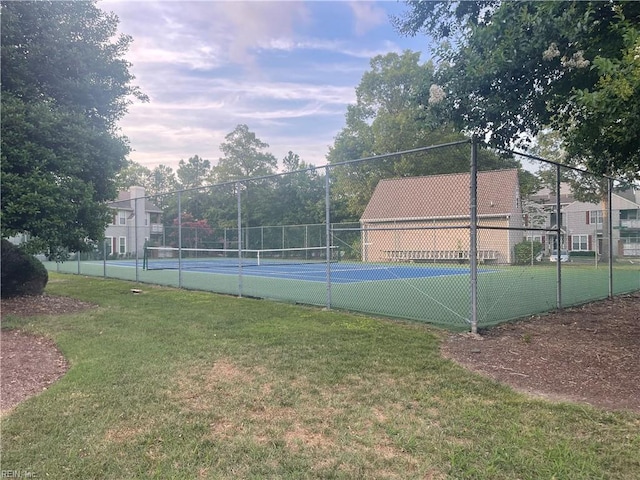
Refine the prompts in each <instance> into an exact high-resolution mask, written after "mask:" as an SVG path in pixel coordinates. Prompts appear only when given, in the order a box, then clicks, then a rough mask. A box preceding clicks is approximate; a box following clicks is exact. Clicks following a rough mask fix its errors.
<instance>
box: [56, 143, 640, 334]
mask: <svg viewBox="0 0 640 480" xmlns="http://www.w3.org/2000/svg"><path fill="white" fill-rule="evenodd" d="M521 166H522V167H524V168H521ZM532 172H534V173H535V175H534V174H533V173H532ZM137 188H139V187H137ZM139 193H140V190H139V189H138V190H136V189H135V188H134V189H132V191H131V192H130V195H129V198H128V199H127V200H126V201H124V202H120V203H118V204H117V205H115V206H114V220H113V224H112V225H110V226H109V228H108V229H107V232H106V234H105V239H104V241H103V242H101V243H100V244H99V245H97V246H96V250H95V251H94V252H91V253H87V254H81V255H76V257H75V259H74V261H70V262H65V263H61V264H49V265H48V267H49V268H50V269H55V270H58V271H62V272H71V273H77V274H83V275H99V276H106V277H114V278H121V279H127V280H134V281H139V282H145V283H153V284H162V285H171V286H176V287H180V288H188V289H198V290H207V291H212V292H218V293H224V294H232V295H237V296H243V297H258V298H271V299H276V300H280V301H285V302H294V303H301V304H309V305H318V306H323V307H327V308H339V309H346V310H352V311H360V312H365V313H368V314H376V315H383V316H390V317H398V318H406V319H412V320H418V321H423V322H429V323H433V324H437V325H442V326H446V327H447V328H452V329H460V330H464V329H470V330H471V331H476V330H477V329H478V328H482V327H487V326H490V325H494V324H497V323H501V322H504V321H507V320H511V319H515V318H520V317H524V316H528V315H533V314H537V313H541V312H544V311H549V310H554V309H558V308H563V307H567V306H570V305H576V304H580V303H585V302H588V301H592V300H597V299H602V298H606V297H607V296H611V295H614V294H620V293H624V292H630V291H634V290H638V289H640V186H639V185H625V184H623V183H622V182H619V181H615V180H613V179H608V178H602V177H596V176H594V175H591V174H589V173H587V172H584V171H581V170H577V169H572V168H569V167H565V166H561V165H559V164H556V163H553V162H550V161H547V160H543V159H539V158H535V157H531V156H528V155H523V154H518V153H515V152H505V151H491V150H487V149H479V148H478V146H477V145H476V144H474V143H472V142H468V141H464V142H457V143H451V144H447V145H439V146H433V147H425V148H421V149H415V150H411V151H406V152H398V153H394V154H390V155H381V156H376V157H371V158H365V159H358V160H354V161H347V162H343V163H337V164H330V165H326V166H323V167H318V168H308V169H306V170H302V171H297V172H290V173H282V174H278V175H271V176H268V177H261V178H253V179H242V180H234V181H229V182H226V183H223V184H218V185H211V186H206V187H202V188H197V189H192V190H184V191H178V192H172V193H170V194H165V195H162V196H157V197H144V196H137V195H136V194H139Z"/></svg>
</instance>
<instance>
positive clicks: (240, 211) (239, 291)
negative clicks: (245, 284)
mask: <svg viewBox="0 0 640 480" xmlns="http://www.w3.org/2000/svg"><path fill="white" fill-rule="evenodd" d="M236 190H237V196H238V296H239V297H242V184H241V183H240V182H237V183H236Z"/></svg>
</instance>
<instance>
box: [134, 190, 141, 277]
mask: <svg viewBox="0 0 640 480" xmlns="http://www.w3.org/2000/svg"><path fill="white" fill-rule="evenodd" d="M138 200H139V199H138V198H135V199H134V200H133V241H134V242H135V244H136V282H139V281H140V272H139V271H138V259H139V255H138Z"/></svg>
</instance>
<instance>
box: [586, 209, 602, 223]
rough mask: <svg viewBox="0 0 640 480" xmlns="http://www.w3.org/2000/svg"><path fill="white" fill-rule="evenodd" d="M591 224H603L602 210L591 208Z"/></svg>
mask: <svg viewBox="0 0 640 480" xmlns="http://www.w3.org/2000/svg"><path fill="white" fill-rule="evenodd" d="M589 224H591V225H593V224H596V225H602V210H591V212H589Z"/></svg>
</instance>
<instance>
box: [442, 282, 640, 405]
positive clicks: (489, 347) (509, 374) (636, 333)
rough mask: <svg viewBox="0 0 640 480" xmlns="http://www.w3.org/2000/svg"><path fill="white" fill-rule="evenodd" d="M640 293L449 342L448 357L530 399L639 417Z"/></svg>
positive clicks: (454, 337) (446, 343) (446, 346)
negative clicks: (628, 412)
mask: <svg viewBox="0 0 640 480" xmlns="http://www.w3.org/2000/svg"><path fill="white" fill-rule="evenodd" d="M639 345H640V292H635V293H633V294H630V295H621V296H618V297H615V298H613V299H610V300H603V301H599V302H594V303H589V304H586V305H582V306H579V307H573V308H567V309H564V310H562V311H560V312H555V313H551V314H547V315H541V316H535V317H532V318H530V319H528V320H525V321H519V322H515V323H509V324H505V325H501V326H499V327H495V328H492V329H490V330H487V331H485V332H481V335H478V336H474V335H471V334H469V333H465V334H457V335H455V334H452V335H449V336H448V337H447V338H446V340H445V341H444V342H443V344H442V353H443V355H444V356H445V357H447V358H450V359H452V360H454V361H456V362H458V363H460V364H461V365H463V366H465V367H467V368H469V369H471V370H473V371H475V372H479V373H481V374H483V375H486V376H488V377H490V378H493V379H495V380H497V381H499V382H501V383H505V384H507V385H511V386H512V387H513V388H515V389H517V390H520V391H524V392H527V393H529V394H532V395H536V396H541V397H545V398H549V399H553V400H568V401H575V402H581V403H588V404H590V405H594V406H598V407H602V408H605V409H610V410H616V409H627V410H633V411H639V412H640V368H639V367H640V348H638V346H639Z"/></svg>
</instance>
